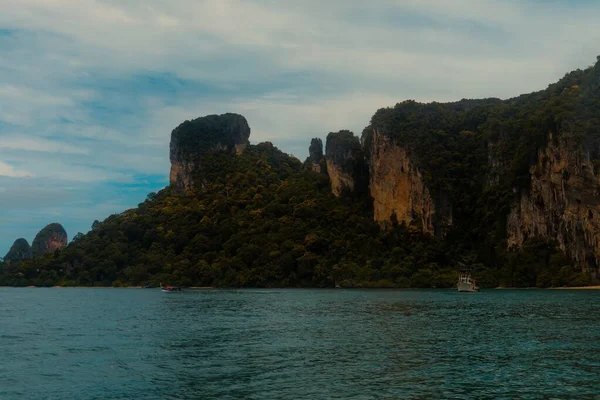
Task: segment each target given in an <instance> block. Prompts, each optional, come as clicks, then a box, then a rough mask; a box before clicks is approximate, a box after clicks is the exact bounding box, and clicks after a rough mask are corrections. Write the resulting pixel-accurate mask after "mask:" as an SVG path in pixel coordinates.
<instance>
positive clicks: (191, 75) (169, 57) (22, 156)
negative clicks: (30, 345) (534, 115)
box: [0, 0, 600, 256]
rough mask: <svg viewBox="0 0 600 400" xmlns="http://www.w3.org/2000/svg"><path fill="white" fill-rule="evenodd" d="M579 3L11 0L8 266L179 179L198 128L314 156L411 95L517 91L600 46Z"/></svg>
mask: <svg viewBox="0 0 600 400" xmlns="http://www.w3.org/2000/svg"><path fill="white" fill-rule="evenodd" d="M599 20H600V3H599V2H593V1H589V0H587V1H584V0H578V1H575V0H570V1H541V0H519V1H512V0H502V1H500V0H453V1H448V0H439V1H436V0H370V1H368V2H365V1H360V0H326V1H323V0H319V1H316V0H302V1H298V0H0V256H1V255H3V254H5V253H6V251H8V249H9V247H10V245H11V244H12V242H13V241H14V240H15V239H16V238H19V237H24V238H26V239H27V240H28V241H29V242H30V243H31V241H32V240H33V238H34V236H35V234H36V233H37V232H38V231H39V230H40V229H42V228H43V227H44V226H45V225H47V224H49V223H52V222H60V223H62V224H63V225H64V227H65V228H66V230H67V232H68V234H69V238H71V237H73V236H74V235H75V234H76V233H77V232H83V233H85V232H87V231H89V229H90V226H91V224H92V222H93V221H94V220H96V219H97V220H103V219H104V218H106V217H107V216H109V215H110V214H113V213H119V212H122V211H124V210H126V209H128V208H131V207H135V206H136V205H137V204H138V203H140V202H141V201H143V200H144V199H145V197H146V194H147V193H149V192H152V191H157V190H159V189H161V188H163V187H165V186H166V185H167V184H168V173H169V140H170V133H171V131H172V129H173V128H175V127H176V126H177V125H179V124H180V123H181V122H183V121H184V120H186V119H192V118H197V117H200V116H204V115H208V114H221V113H225V112H235V113H240V114H242V115H244V116H245V117H246V118H247V119H248V122H249V124H250V127H251V129H252V133H251V137H250V140H251V142H252V143H258V142H261V141H271V142H273V143H274V144H275V145H276V146H278V147H279V148H280V149H281V150H283V151H285V152H287V153H290V154H293V155H295V156H296V157H298V158H300V159H304V158H305V157H306V156H307V153H308V145H309V142H310V139H311V138H312V137H321V138H323V139H324V138H325V136H326V135H327V133H328V132H331V131H338V130H340V129H350V130H352V131H354V132H355V133H357V134H359V133H360V132H361V131H362V129H363V128H364V127H365V126H366V125H368V123H369V120H370V117H371V116H372V115H373V114H374V113H375V111H376V110H377V109H378V108H382V107H387V106H393V105H394V104H395V103H397V102H399V101H402V100H406V99H415V100H417V101H453V100H459V99H461V98H481V97H500V98H509V97H513V96H516V95H518V94H521V93H526V92H531V91H534V90H540V89H544V88H545V87H547V85H548V84H549V83H551V82H554V81H556V80H558V79H559V78H561V77H562V76H564V74H565V73H566V72H568V71H571V70H573V69H577V68H582V69H583V68H585V67H587V66H589V65H591V64H593V63H594V62H595V60H596V56H597V55H598V54H600V45H599V43H600V25H599V24H598V21H599Z"/></svg>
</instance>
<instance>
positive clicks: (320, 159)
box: [304, 138, 327, 174]
mask: <svg viewBox="0 0 600 400" xmlns="http://www.w3.org/2000/svg"><path fill="white" fill-rule="evenodd" d="M304 166H305V168H307V169H309V170H311V171H313V172H317V173H322V174H324V173H327V166H326V162H325V157H324V156H323V141H322V140H321V139H319V138H313V139H312V140H311V141H310V147H309V148H308V158H307V159H306V161H305V162H304Z"/></svg>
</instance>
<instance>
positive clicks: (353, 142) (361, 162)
mask: <svg viewBox="0 0 600 400" xmlns="http://www.w3.org/2000/svg"><path fill="white" fill-rule="evenodd" d="M325 159H326V161H327V174H328V175H329V179H330V180H331V191H332V192H333V194H334V195H336V196H340V195H341V194H342V193H343V192H344V191H348V192H349V193H355V194H362V193H366V192H367V191H368V189H367V188H368V167H367V165H366V162H365V157H364V152H363V151H362V148H361V145H360V141H359V139H358V137H356V136H354V134H353V133H352V132H350V131H339V132H332V133H330V134H329V135H327V141H326V147H325Z"/></svg>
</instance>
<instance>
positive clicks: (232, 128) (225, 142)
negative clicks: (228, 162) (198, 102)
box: [169, 114, 250, 190]
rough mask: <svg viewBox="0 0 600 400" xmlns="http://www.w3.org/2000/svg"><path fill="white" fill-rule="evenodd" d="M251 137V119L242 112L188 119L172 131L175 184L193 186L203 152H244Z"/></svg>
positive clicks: (181, 186) (185, 186)
mask: <svg viewBox="0 0 600 400" xmlns="http://www.w3.org/2000/svg"><path fill="white" fill-rule="evenodd" d="M249 137H250V127H249V126H248V122H247V121H246V118H244V117H243V116H241V115H239V114H223V115H208V116H206V117H202V118H197V119H195V120H192V121H185V122H184V123H182V124H181V125H179V126H178V127H177V128H175V129H174V130H173V132H172V133H171V144H170V159H171V173H170V177H169V178H170V183H171V185H173V186H175V187H176V188H177V189H179V190H188V189H193V188H194V180H193V173H194V172H195V171H197V169H198V166H199V161H200V159H201V158H202V155H204V154H206V153H207V152H212V151H227V152H231V153H232V154H241V153H242V152H243V151H244V148H245V147H246V146H247V144H248V138H249Z"/></svg>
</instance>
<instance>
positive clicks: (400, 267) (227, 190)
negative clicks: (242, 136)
mask: <svg viewBox="0 0 600 400" xmlns="http://www.w3.org/2000/svg"><path fill="white" fill-rule="evenodd" d="M201 170H202V171H203V172H202V174H203V176H202V178H203V180H204V181H209V182H211V183H210V185H208V187H206V188H205V190H203V191H198V192H186V193H184V194H179V193H177V192H175V191H174V190H173V189H171V188H167V189H165V190H163V191H161V192H160V193H158V194H157V195H155V196H150V197H152V199H151V200H150V199H149V200H147V201H146V202H144V203H142V204H140V206H139V207H138V208H136V209H133V210H128V211H125V212H124V213H122V214H120V215H113V216H111V217H109V218H108V219H107V220H105V221H104V222H103V223H101V224H99V225H97V226H96V227H95V229H93V230H92V231H91V232H90V233H88V234H87V235H85V236H83V237H80V238H78V240H77V241H76V242H75V243H72V244H71V245H70V246H68V247H67V248H66V249H63V250H61V251H60V252H56V253H55V254H51V255H47V256H45V257H38V258H36V259H35V260H33V261H29V262H24V263H22V264H20V265H19V266H13V265H11V266H9V267H5V268H4V274H3V276H2V278H1V279H2V282H1V283H2V284H5V285H26V284H34V285H40V286H49V285H55V284H61V285H139V284H146V283H151V284H153V285H156V284H158V283H159V282H164V283H173V284H181V285H186V286H206V285H215V286H254V287H256V286H263V287H264V286H292V287H294V286H313V287H331V286H334V285H335V284H336V282H337V283H338V284H340V285H344V286H357V285H364V286H369V285H371V286H400V287H408V286H416V287H430V286H431V284H432V283H433V284H435V285H437V286H439V287H449V286H451V285H453V283H454V278H455V276H454V269H453V268H452V267H451V265H452V260H449V259H447V258H446V256H445V254H446V253H447V249H445V248H444V245H443V243H442V242H441V241H440V240H438V239H436V238H433V237H431V236H427V235H424V234H421V233H420V232H418V231H417V229H415V228H414V227H403V226H397V227H396V228H395V229H393V230H391V231H381V230H380V228H379V226H378V225H377V224H376V223H374V222H373V219H372V214H371V211H370V209H369V208H370V207H369V202H368V199H366V198H363V199H346V198H336V197H334V196H333V195H332V194H331V191H330V188H329V180H328V178H327V177H326V176H324V175H322V174H318V173H314V172H310V171H306V170H303V169H302V165H301V163H300V162H299V161H298V160H296V159H294V158H291V157H289V156H287V155H286V154H283V153H281V152H280V151H279V150H277V149H276V148H275V147H273V146H272V145H271V144H268V143H267V144H261V145H258V146H250V147H249V149H248V150H247V151H246V152H245V153H244V154H243V155H241V156H233V155H230V154H227V153H213V154H209V155H207V156H206V157H204V158H203V160H202V166H201ZM38 270H39V272H38Z"/></svg>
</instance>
